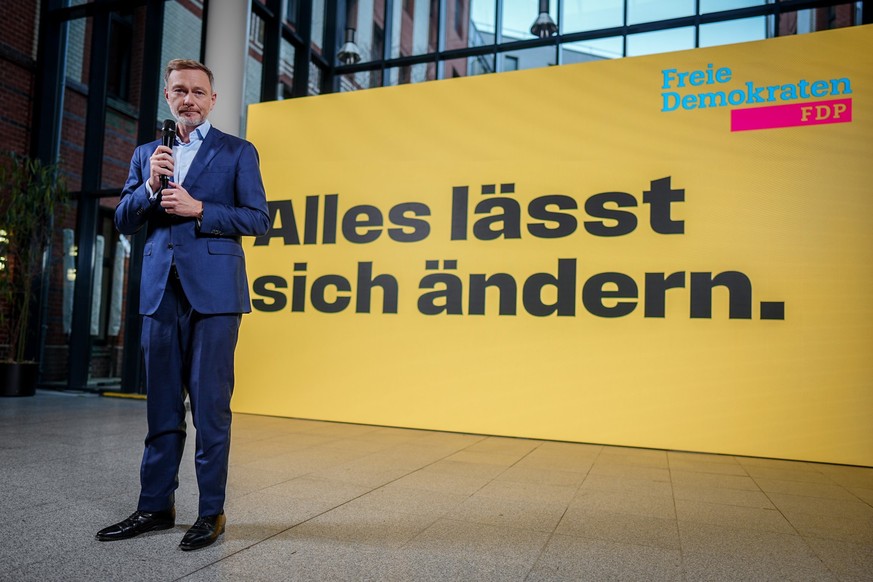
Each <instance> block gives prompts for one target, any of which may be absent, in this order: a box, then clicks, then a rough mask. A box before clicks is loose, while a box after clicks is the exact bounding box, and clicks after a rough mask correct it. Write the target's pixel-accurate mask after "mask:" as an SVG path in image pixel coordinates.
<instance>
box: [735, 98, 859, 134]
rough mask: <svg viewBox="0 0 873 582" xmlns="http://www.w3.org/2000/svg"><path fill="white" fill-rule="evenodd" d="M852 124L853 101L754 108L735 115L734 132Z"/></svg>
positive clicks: (814, 102) (737, 111)
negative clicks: (828, 124)
mask: <svg viewBox="0 0 873 582" xmlns="http://www.w3.org/2000/svg"><path fill="white" fill-rule="evenodd" d="M851 121H852V100H851V99H833V100H831V101H810V102H807V103H792V104H791V105H773V106H770V107H750V108H748V109H734V110H732V111H731V131H750V130H754V129H775V128H779V127H798V126H806V125H823V124H826V123H849V122H851Z"/></svg>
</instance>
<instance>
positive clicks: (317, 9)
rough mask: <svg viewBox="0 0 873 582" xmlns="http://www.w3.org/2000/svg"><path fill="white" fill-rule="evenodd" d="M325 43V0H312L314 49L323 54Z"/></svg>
mask: <svg viewBox="0 0 873 582" xmlns="http://www.w3.org/2000/svg"><path fill="white" fill-rule="evenodd" d="M323 44H324V0H312V50H313V52H315V53H318V54H321V47H322V45H323Z"/></svg>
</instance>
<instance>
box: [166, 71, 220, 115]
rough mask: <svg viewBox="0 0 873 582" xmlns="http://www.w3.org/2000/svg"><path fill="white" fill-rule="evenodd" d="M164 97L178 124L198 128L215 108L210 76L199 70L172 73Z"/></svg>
mask: <svg viewBox="0 0 873 582" xmlns="http://www.w3.org/2000/svg"><path fill="white" fill-rule="evenodd" d="M164 97H166V99H167V103H168V104H169V105H170V111H172V112H173V117H175V118H176V121H177V122H178V123H181V124H183V125H186V126H188V127H197V126H198V125H200V124H201V123H203V122H204V121H206V117H207V116H208V115H209V112H210V111H212V108H213V107H214V106H215V98H216V94H215V93H213V92H212V86H211V85H210V84H209V76H208V75H207V74H206V73H204V72H203V71H200V70H198V69H183V70H181V71H171V72H170V76H169V78H168V79H167V86H166V87H165V88H164Z"/></svg>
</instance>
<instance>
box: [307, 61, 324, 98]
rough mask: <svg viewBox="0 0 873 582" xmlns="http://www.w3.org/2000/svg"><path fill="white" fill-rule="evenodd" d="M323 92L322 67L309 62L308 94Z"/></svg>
mask: <svg viewBox="0 0 873 582" xmlns="http://www.w3.org/2000/svg"><path fill="white" fill-rule="evenodd" d="M319 93H321V69H319V68H318V67H317V66H316V65H315V64H313V63H309V90H308V92H307V95H318V94H319Z"/></svg>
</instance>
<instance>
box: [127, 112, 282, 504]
mask: <svg viewBox="0 0 873 582" xmlns="http://www.w3.org/2000/svg"><path fill="white" fill-rule="evenodd" d="M158 145H160V141H155V142H152V143H148V144H145V145H142V146H139V147H138V148H136V150H135V151H134V154H133V159H132V160H131V164H130V174H129V176H128V178H127V182H126V183H125V185H124V189H123V190H122V193H121V200H120V202H119V203H118V206H117V207H116V209H115V225H116V227H117V228H118V230H119V231H120V232H121V233H123V234H133V233H135V232H137V231H138V230H140V229H141V228H142V227H146V229H147V233H148V234H147V237H146V243H145V248H144V250H143V266H142V284H141V288H140V305H139V312H140V314H142V315H143V316H144V317H143V334H142V347H143V354H144V361H145V373H146V387H147V392H148V404H147V407H148V434H147V436H146V440H145V451H144V453H143V460H142V468H141V475H140V477H141V479H140V480H141V487H142V488H141V492H140V499H139V506H138V509H139V510H140V511H163V510H167V509H169V508H170V507H172V506H173V503H174V492H175V490H176V488H177V486H178V472H179V464H180V462H181V458H182V451H183V449H184V444H185V428H186V427H185V405H184V400H185V394H186V392H187V394H188V396H189V400H190V402H191V414H192V418H193V421H194V426H195V428H196V430H197V435H196V452H195V468H196V471H197V483H198V487H199V490H200V507H199V515H200V516H208V515H216V514H218V513H221V512H222V511H223V509H224V496H225V485H226V482H227V464H228V455H229V451H230V424H231V412H230V398H231V395H232V393H233V382H234V367H233V355H234V350H235V348H236V341H237V332H238V329H239V323H240V319H241V314H242V313H248V312H249V311H251V302H250V298H249V290H248V281H247V278H246V272H245V258H244V256H243V249H242V245H241V244H240V237H241V236H245V235H251V236H257V235H262V234H264V233H266V231H267V229H268V228H269V215H268V212H267V200H266V195H265V193H264V185H263V181H262V180H261V174H260V170H259V167H258V157H257V152H256V151H255V148H254V146H253V145H252V144H251V143H249V142H247V141H245V140H242V139H239V138H237V137H233V136H230V135H227V134H224V133H222V132H220V131H219V130H217V129H216V128H215V127H212V128H211V129H210V130H209V132H208V133H207V134H206V137H205V138H204V141H203V144H202V145H201V146H200V150H199V151H198V152H197V155H196V156H195V158H194V160H193V162H192V163H191V166H190V168H189V170H188V174H187V176H186V177H185V180H184V183H183V184H182V186H183V187H184V188H185V189H186V190H187V191H188V193H189V194H190V195H191V196H192V197H193V198H194V199H196V200H200V201H201V202H202V203H203V219H202V222H201V224H200V225H199V227H198V225H197V221H196V220H195V219H193V218H182V217H178V216H172V215H170V214H167V213H166V212H165V211H164V209H163V208H161V206H160V204H159V203H158V202H152V201H150V200H149V195H148V191H147V190H146V187H145V182H146V181H147V180H148V178H149V174H150V167H149V157H150V156H151V155H152V153H154V151H155V149H156V148H157V146H158Z"/></svg>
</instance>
